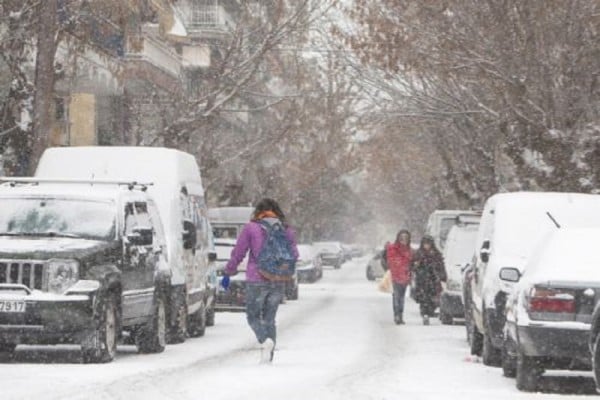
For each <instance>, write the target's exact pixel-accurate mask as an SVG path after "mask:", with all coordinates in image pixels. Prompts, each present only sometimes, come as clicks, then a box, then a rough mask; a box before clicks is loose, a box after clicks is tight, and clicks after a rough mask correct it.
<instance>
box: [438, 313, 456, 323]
mask: <svg viewBox="0 0 600 400" xmlns="http://www.w3.org/2000/svg"><path fill="white" fill-rule="evenodd" d="M453 321H454V318H452V315H450V314H447V313H445V312H442V311H441V310H440V322H441V323H442V325H452V322H453Z"/></svg>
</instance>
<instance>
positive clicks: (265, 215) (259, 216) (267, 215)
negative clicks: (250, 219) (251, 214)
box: [256, 211, 279, 219]
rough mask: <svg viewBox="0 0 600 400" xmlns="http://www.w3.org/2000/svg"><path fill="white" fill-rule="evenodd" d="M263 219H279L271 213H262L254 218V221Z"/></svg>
mask: <svg viewBox="0 0 600 400" xmlns="http://www.w3.org/2000/svg"><path fill="white" fill-rule="evenodd" d="M263 218H279V217H278V216H277V214H275V213H274V212H273V211H263V212H261V213H260V214H258V215H257V217H256V219H263Z"/></svg>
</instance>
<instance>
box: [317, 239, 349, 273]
mask: <svg viewBox="0 0 600 400" xmlns="http://www.w3.org/2000/svg"><path fill="white" fill-rule="evenodd" d="M313 247H314V248H315V250H316V251H317V252H318V253H319V254H320V255H321V261H322V262H323V265H329V266H332V267H333V268H335V269H340V268H342V264H343V263H344V251H343V249H342V244H341V243H340V242H315V243H313Z"/></svg>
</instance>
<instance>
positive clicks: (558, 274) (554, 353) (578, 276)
mask: <svg viewBox="0 0 600 400" xmlns="http://www.w3.org/2000/svg"><path fill="white" fill-rule="evenodd" d="M598 238H600V228H595V229H570V228H565V229H555V230H554V232H552V233H550V234H549V235H548V236H546V237H545V238H544V240H543V242H542V244H541V245H540V246H539V247H538V249H537V250H535V251H534V252H533V254H532V255H531V257H530V258H529V260H528V262H527V264H526V266H525V272H524V273H523V275H522V276H521V271H520V270H519V269H517V268H502V269H501V270H500V279H503V280H504V281H507V282H511V283H516V282H518V283H516V286H515V288H514V290H513V291H512V293H511V294H510V296H509V299H508V302H507V306H506V330H505V333H506V335H505V340H504V349H503V352H504V356H503V369H504V374H505V375H506V376H511V377H512V376H516V378H517V381H516V383H517V388H518V389H519V390H524V391H534V390H536V389H537V386H538V379H539V377H540V376H541V374H542V373H543V372H544V370H545V369H561V370H565V369H569V370H588V371H589V370H590V369H591V368H592V356H591V354H592V353H591V352H590V347H589V341H590V330H591V326H592V325H591V322H592V313H593V311H594V304H595V300H596V298H598V294H600V271H599V270H598V266H600V253H599V252H598V249H597V248H596V246H597V245H598ZM596 335H597V332H596ZM595 341H596V340H595ZM595 341H594V342H595Z"/></svg>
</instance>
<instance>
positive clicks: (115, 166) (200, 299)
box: [35, 146, 217, 343]
mask: <svg viewBox="0 0 600 400" xmlns="http://www.w3.org/2000/svg"><path fill="white" fill-rule="evenodd" d="M35 175H36V177H38V178H50V179H65V178H66V179H82V180H89V179H92V180H95V181H101V180H125V181H130V182H146V183H149V185H148V186H147V190H148V193H150V194H151V195H152V197H153V198H154V200H155V201H156V205H157V207H158V211H159V214H160V217H161V219H162V221H163V224H164V226H165V231H166V239H167V250H168V251H167V252H168V258H167V260H168V263H169V270H170V273H171V277H170V279H171V286H170V288H171V291H170V292H169V293H167V294H166V296H167V305H168V307H167V311H166V312H167V321H168V332H169V335H168V337H169V342H170V343H179V342H183V341H184V340H185V339H186V337H187V336H188V335H189V336H192V337H194V336H201V335H202V334H203V333H204V327H205V326H211V325H214V323H215V299H216V297H215V296H216V290H217V282H216V274H215V273H214V263H213V262H212V261H213V260H214V257H215V254H214V253H213V252H212V249H213V245H212V243H211V240H212V235H211V232H210V224H209V222H208V218H207V209H206V205H205V202H204V189H203V187H202V179H201V177H200V170H199V168H198V164H197V163H196V159H195V158H194V156H192V155H191V154H187V153H184V152H181V151H178V150H173V149H165V148H159V147H101V146H95V147H94V146H92V147H60V148H50V149H47V150H46V151H45V152H44V154H43V155H42V157H41V159H40V162H39V165H38V167H37V170H36V173H35Z"/></svg>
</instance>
